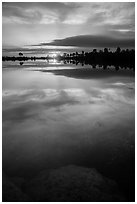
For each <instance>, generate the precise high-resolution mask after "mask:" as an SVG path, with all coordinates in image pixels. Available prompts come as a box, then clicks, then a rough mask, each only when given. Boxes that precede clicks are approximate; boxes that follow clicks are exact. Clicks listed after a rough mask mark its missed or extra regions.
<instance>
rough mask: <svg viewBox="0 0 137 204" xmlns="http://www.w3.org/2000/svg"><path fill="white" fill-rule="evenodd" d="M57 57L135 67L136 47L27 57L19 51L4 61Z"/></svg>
mask: <svg viewBox="0 0 137 204" xmlns="http://www.w3.org/2000/svg"><path fill="white" fill-rule="evenodd" d="M53 58H56V59H57V60H58V61H61V60H63V61H64V63H72V64H75V65H77V64H78V63H81V64H82V65H92V66H93V67H94V66H95V65H99V66H103V67H104V68H105V67H107V66H108V65H110V66H111V65H114V66H115V67H118V66H120V67H129V68H133V69H135V50H134V49H131V50H129V49H126V50H121V48H120V47H118V48H117V49H116V50H115V51H113V52H112V51H110V50H109V49H108V48H104V50H99V51H97V49H93V50H92V51H91V52H84V51H82V52H81V53H78V52H73V53H64V54H63V55H57V56H56V57H51V56H49V55H47V56H45V57H35V56H34V57H26V56H23V53H21V52H20V53H19V56H18V57H14V56H13V57H7V56H3V57H2V60H3V61H16V60H17V61H27V60H34V61H35V60H50V59H53Z"/></svg>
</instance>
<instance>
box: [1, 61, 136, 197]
mask: <svg viewBox="0 0 137 204" xmlns="http://www.w3.org/2000/svg"><path fill="white" fill-rule="evenodd" d="M52 65H53V64H52ZM3 67H6V68H3V92H2V93H3V170H4V171H5V172H6V173H7V174H8V175H10V176H21V177H25V178H26V177H30V176H33V175H35V174H37V173H38V172H39V171H41V170H43V169H49V168H56V167H60V166H65V165H68V164H75V165H80V166H86V167H94V168H96V169H97V170H98V171H99V172H100V173H102V174H103V175H105V176H107V177H110V178H113V179H114V180H116V181H117V182H118V183H119V185H120V186H121V189H122V190H123V192H126V193H129V194H133V187H134V142H135V141H134V140H135V138H134V136H135V131H134V127H135V124H134V122H135V116H134V112H135V99H134V96H135V92H134V87H135V86H134V85H135V83H134V82H135V79H134V74H133V73H132V71H130V70H129V71H127V73H126V74H124V72H125V71H124V70H123V75H122V74H119V73H120V72H117V73H115V74H114V75H113V73H114V72H112V74H111V73H110V74H109V75H108V74H107V71H106V74H105V75H104V74H103V75H100V77H98V73H99V71H98V72H97V73H95V71H94V76H96V77H92V73H91V75H90V76H89V77H87V78H86V77H85V78H82V77H80V76H79V77H76V73H75V75H74V76H73V75H72V76H71V77H68V76H67V75H66V74H65V70H66V69H67V70H68V69H70V70H71V69H74V67H71V65H69V66H66V67H65V66H64V65H61V66H59V65H58V66H57V65H54V66H51V65H49V67H48V66H47V67H46V69H44V68H42V67H41V66H39V67H37V68H35V69H34V67H32V65H30V66H28V68H24V67H23V66H22V67H21V66H18V65H16V66H14V64H7V65H5V64H3ZM75 68H76V67H75ZM78 68H80V67H77V69H78ZM54 69H55V70H58V69H61V70H62V69H65V70H64V71H63V72H61V75H60V74H59V73H58V74H55V72H54V71H53V70H54ZM46 70H51V72H46ZM129 185H130V187H129ZM130 191H132V192H130Z"/></svg>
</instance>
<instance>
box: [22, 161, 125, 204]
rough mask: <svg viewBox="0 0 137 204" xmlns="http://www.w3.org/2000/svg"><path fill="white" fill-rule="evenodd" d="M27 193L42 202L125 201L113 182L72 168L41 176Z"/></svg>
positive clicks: (31, 182) (29, 185) (34, 180)
mask: <svg viewBox="0 0 137 204" xmlns="http://www.w3.org/2000/svg"><path fill="white" fill-rule="evenodd" d="M26 193H27V194H28V195H30V197H32V199H34V200H35V201H40V202H46V201H52V202H63V201H64V202H73V201H74V202H84V201H85V202H87V201H89V202H122V201H123V202H124V201H126V199H125V198H124V197H123V195H122V194H121V193H120V192H119V189H118V186H117V184H116V183H115V182H114V181H113V180H110V179H108V178H106V177H103V176H102V175H101V174H100V173H98V172H97V171H96V170H95V169H89V168H84V167H78V166H73V165H71V166H66V167H61V168H58V169H54V170H51V171H43V172H41V173H40V174H39V175H38V176H37V177H36V178H34V179H32V180H31V181H30V182H29V183H28V184H27V185H26Z"/></svg>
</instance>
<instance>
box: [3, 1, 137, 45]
mask: <svg viewBox="0 0 137 204" xmlns="http://www.w3.org/2000/svg"><path fill="white" fill-rule="evenodd" d="M134 35H135V3H133V2H105V3H104V2H96V3H95V2H4V3H2V44H3V47H7V46H17V47H20V46H26V45H34V46H37V45H38V46H42V45H54V46H78V47H89V46H92V45H93V46H94V47H100V46H102V47H104V46H107V47H108V46H109V47H114V46H117V45H120V46H123V47H134V39H135V36H134Z"/></svg>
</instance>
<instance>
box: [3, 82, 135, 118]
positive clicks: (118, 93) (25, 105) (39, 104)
mask: <svg viewBox="0 0 137 204" xmlns="http://www.w3.org/2000/svg"><path fill="white" fill-rule="evenodd" d="M110 104H111V106H112V107H114V108H117V109H118V108H119V106H121V104H122V105H124V104H125V106H126V105H133V106H134V104H135V101H134V91H133V90H132V89H127V88H126V89H125V87H124V88H123V85H121V86H120V88H119V85H118V87H117V84H116V87H115V88H104V87H103V88H95V87H93V88H90V90H84V89H78V88H73V89H71V88H69V89H61V90H56V89H42V90H40V89H38V90H34V89H30V90H19V91H18V90H4V91H3V122H5V121H7V120H8V121H12V122H15V121H16V122H22V121H24V120H28V119H34V118H35V119H36V120H38V119H39V118H41V115H44V114H45V115H46V112H48V111H50V109H51V108H52V109H53V110H55V111H57V110H58V111H64V109H68V110H69V111H70V112H71V109H73V108H72V106H75V105H77V107H75V108H76V109H75V110H77V109H79V112H81V111H83V110H84V108H85V109H86V108H89V107H90V106H92V107H90V109H91V108H92V109H94V108H95V109H96V108H98V109H100V110H101V109H103V108H104V105H107V106H108V107H107V110H109V105H110ZM85 106H87V107H85ZM75 110H74V111H75ZM77 111H78V110H77ZM102 111H103V110H102ZM77 114H79V113H77ZM44 118H45V116H44Z"/></svg>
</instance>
